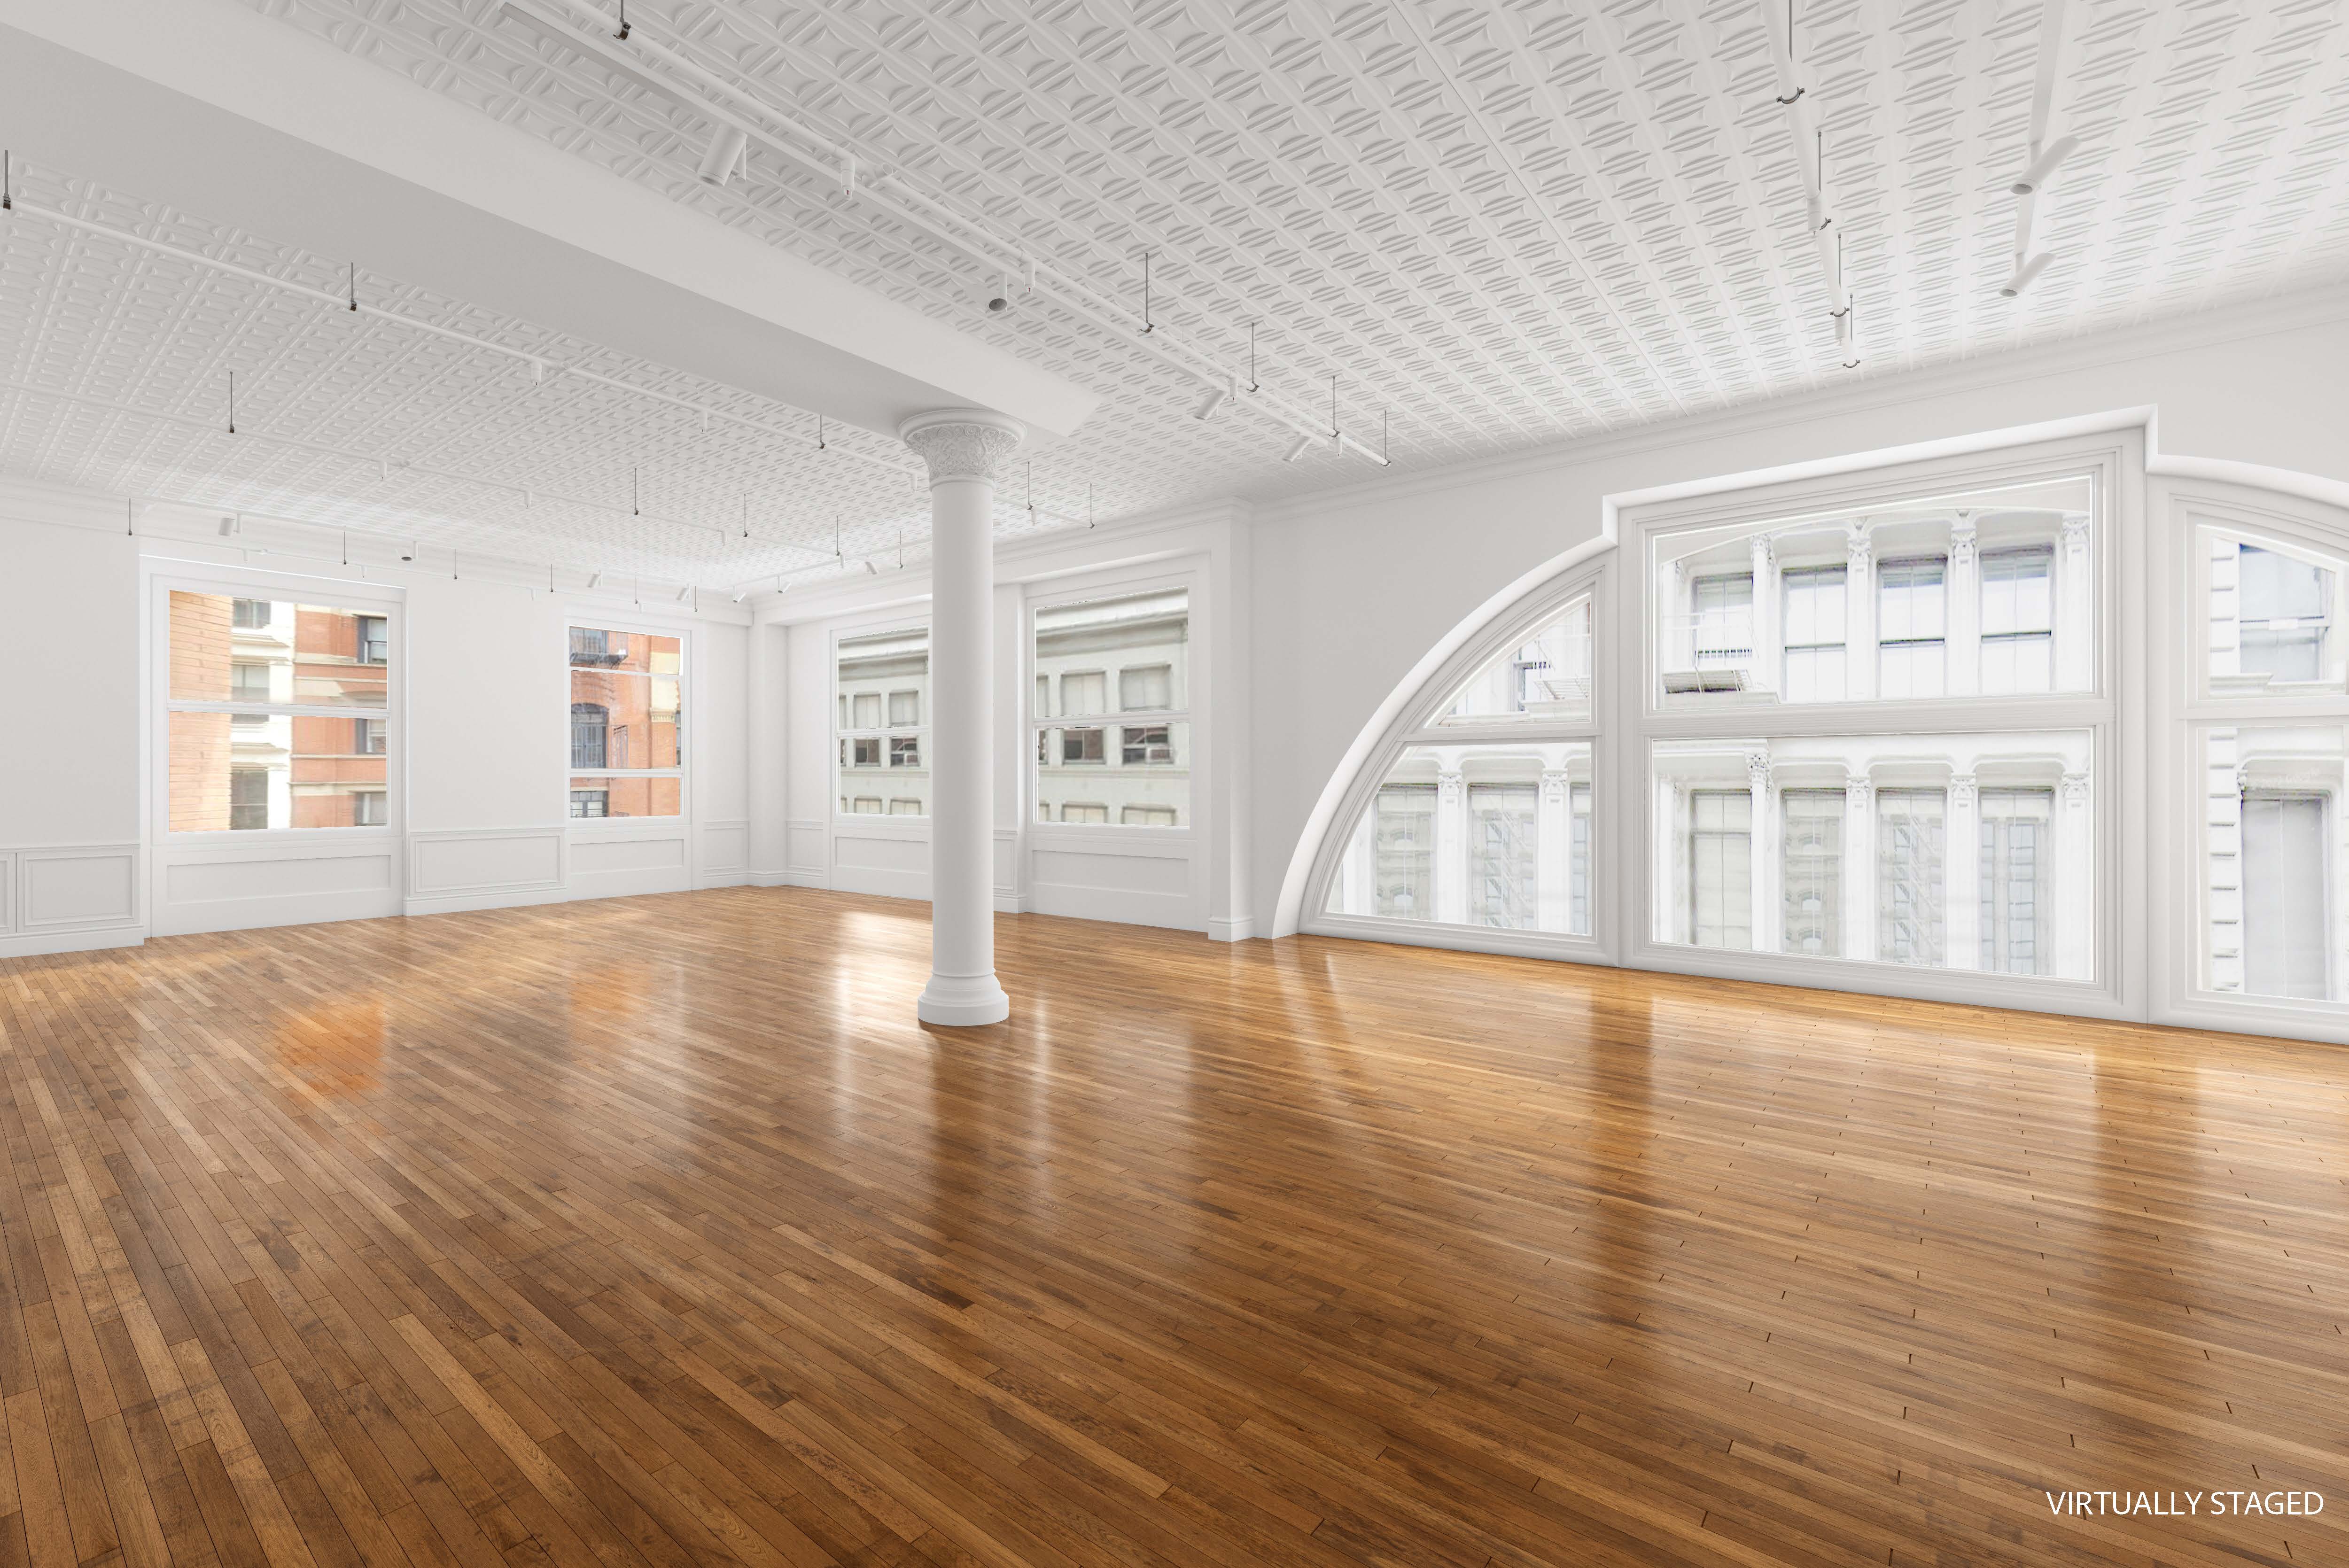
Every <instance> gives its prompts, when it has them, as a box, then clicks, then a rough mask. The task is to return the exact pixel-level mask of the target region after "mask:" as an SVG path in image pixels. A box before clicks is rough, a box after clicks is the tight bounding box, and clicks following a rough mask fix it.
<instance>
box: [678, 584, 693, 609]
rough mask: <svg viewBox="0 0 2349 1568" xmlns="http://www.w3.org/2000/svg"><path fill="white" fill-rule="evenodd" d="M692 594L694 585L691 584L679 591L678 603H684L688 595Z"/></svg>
mask: <svg viewBox="0 0 2349 1568" xmlns="http://www.w3.org/2000/svg"><path fill="white" fill-rule="evenodd" d="M692 592H693V584H692V583H687V584H686V585H685V586H684V587H682V588H680V589H678V591H677V602H678V603H680V604H682V603H685V597H686V595H687V594H688V593H692Z"/></svg>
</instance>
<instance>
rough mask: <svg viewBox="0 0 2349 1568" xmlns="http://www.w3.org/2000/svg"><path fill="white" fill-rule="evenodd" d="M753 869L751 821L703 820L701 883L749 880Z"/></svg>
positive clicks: (703, 884)
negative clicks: (751, 867)
mask: <svg viewBox="0 0 2349 1568" xmlns="http://www.w3.org/2000/svg"><path fill="white" fill-rule="evenodd" d="M749 877H750V822H749V821H748V820H743V821H740V822H704V823H702V824H701V885H702V886H704V887H711V886H717V885H720V884H724V883H729V882H744V881H747V880H749Z"/></svg>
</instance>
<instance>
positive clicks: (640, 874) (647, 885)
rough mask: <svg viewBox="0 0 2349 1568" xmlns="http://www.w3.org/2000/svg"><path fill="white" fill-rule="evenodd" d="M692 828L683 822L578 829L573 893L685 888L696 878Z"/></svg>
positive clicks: (603, 894)
mask: <svg viewBox="0 0 2349 1568" xmlns="http://www.w3.org/2000/svg"><path fill="white" fill-rule="evenodd" d="M687 831H688V830H687V828H686V825H685V824H684V823H682V822H678V823H676V824H674V825H672V826H670V827H668V828H666V829H644V828H638V829H636V830H631V831H626V832H617V833H616V832H613V831H611V830H608V829H606V830H593V831H586V832H580V831H574V832H573V834H572V835H571V896H572V897H574V898H626V897H628V896H630V895H632V894H635V893H644V892H684V891H685V890H686V889H687V888H688V887H689V886H690V885H691V884H692V880H693V872H692V864H693V857H692V855H691V853H690V852H689V851H690V848H691V845H690V841H688V838H687V836H686V834H687Z"/></svg>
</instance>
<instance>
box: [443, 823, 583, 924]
mask: <svg viewBox="0 0 2349 1568" xmlns="http://www.w3.org/2000/svg"><path fill="white" fill-rule="evenodd" d="M568 848H569V842H568V837H567V835H566V834H565V832H564V830H563V828H562V827H561V826H560V825H558V824H548V825H546V826H543V827H529V828H462V829H451V830H443V831H439V832H429V833H410V834H409V835H408V898H407V902H406V905H405V909H406V913H409V914H440V913H450V912H452V911H456V910H464V909H497V908H501V907H503V906H505V905H509V904H523V903H556V902H558V901H560V900H562V899H563V898H564V897H566V896H567V892H568V888H569V884H570V874H569V856H568Z"/></svg>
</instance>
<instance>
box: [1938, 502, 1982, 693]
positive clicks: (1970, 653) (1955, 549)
mask: <svg viewBox="0 0 2349 1568" xmlns="http://www.w3.org/2000/svg"><path fill="white" fill-rule="evenodd" d="M1942 603H1943V604H1944V607H1945V614H1946V619H1945V620H1944V621H1943V623H1942V635H1944V636H1945V637H1947V638H1948V639H1949V653H1948V657H1949V670H1950V684H1949V692H1950V695H1951V696H1975V695H1977V694H1978V693H1980V692H1981V690H1982V552H1981V551H1980V549H1979V548H1978V547H1977V540H1976V535H1975V532H1974V518H1973V513H1971V512H1969V511H1961V512H1960V513H1958V518H1957V521H1956V522H1955V523H1953V524H1951V528H1950V573H1949V581H1948V583H1947V584H1946V587H1945V589H1944V595H1943V601H1942Z"/></svg>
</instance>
